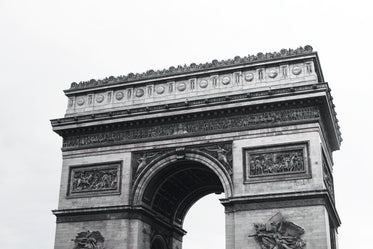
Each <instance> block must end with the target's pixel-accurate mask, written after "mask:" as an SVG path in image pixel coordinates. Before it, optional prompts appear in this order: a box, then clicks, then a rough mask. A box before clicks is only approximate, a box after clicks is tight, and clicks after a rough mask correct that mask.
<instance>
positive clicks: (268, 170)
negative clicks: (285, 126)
mask: <svg viewBox="0 0 373 249" xmlns="http://www.w3.org/2000/svg"><path fill="white" fill-rule="evenodd" d="M244 156H245V162H244V163H245V169H246V170H245V172H246V177H245V178H246V181H248V182H249V181H262V180H263V181H265V180H276V179H288V178H289V177H291V176H295V177H303V176H307V175H308V172H309V169H308V150H307V144H306V143H302V144H291V145H280V146H276V147H261V148H254V149H245V150H244Z"/></svg>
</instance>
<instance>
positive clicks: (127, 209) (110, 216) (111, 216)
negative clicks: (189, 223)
mask: <svg viewBox="0 0 373 249" xmlns="http://www.w3.org/2000/svg"><path fill="white" fill-rule="evenodd" d="M52 213H53V214H54V215H55V216H56V218H57V223H65V222H68V223H70V222H85V221H99V220H120V219H139V220H142V221H144V222H148V223H154V222H155V223H157V224H158V225H161V226H164V227H167V228H169V229H172V230H173V231H174V232H176V233H177V234H178V235H179V236H183V235H185V234H186V231H185V230H183V229H182V228H181V227H179V226H175V225H174V224H172V223H171V222H170V221H169V220H168V219H166V218H165V217H163V216H162V215H160V214H158V213H157V212H154V211H152V210H149V209H148V208H146V207H144V206H131V205H120V206H104V207H87V208H74V209H58V210H52Z"/></svg>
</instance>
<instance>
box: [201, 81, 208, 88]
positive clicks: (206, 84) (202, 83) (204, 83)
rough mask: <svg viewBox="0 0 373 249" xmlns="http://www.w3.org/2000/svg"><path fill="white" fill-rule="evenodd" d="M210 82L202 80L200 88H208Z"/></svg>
mask: <svg viewBox="0 0 373 249" xmlns="http://www.w3.org/2000/svg"><path fill="white" fill-rule="evenodd" d="M208 84H209V83H208V81H207V80H201V81H200V82H199V86H200V87H201V88H206V87H207V86H208Z"/></svg>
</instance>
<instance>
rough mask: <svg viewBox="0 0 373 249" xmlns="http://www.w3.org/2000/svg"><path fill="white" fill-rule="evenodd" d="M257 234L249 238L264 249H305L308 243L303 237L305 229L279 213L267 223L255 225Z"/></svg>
mask: <svg viewBox="0 0 373 249" xmlns="http://www.w3.org/2000/svg"><path fill="white" fill-rule="evenodd" d="M254 229H255V234H253V235H249V237H253V238H255V240H256V241H257V242H258V244H259V245H260V247H261V248H262V249H303V248H304V247H305V246H306V243H305V242H304V241H303V239H302V238H301V236H302V235H303V234H304V233H305V231H304V229H303V228H301V227H300V226H298V225H296V224H294V223H293V222H290V221H287V220H285V219H284V217H283V216H282V215H281V213H280V212H279V213H277V214H276V215H274V216H273V217H272V218H270V219H269V220H268V221H267V222H266V223H256V224H254Z"/></svg>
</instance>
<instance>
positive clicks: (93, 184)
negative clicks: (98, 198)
mask: <svg viewBox="0 0 373 249" xmlns="http://www.w3.org/2000/svg"><path fill="white" fill-rule="evenodd" d="M120 171H121V163H119V162H115V163H107V164H100V165H88V166H73V167H71V168H70V179H69V180H70V183H69V191H68V196H69V197H75V196H76V197H81V196H91V195H102V194H117V193H119V191H120Z"/></svg>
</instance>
